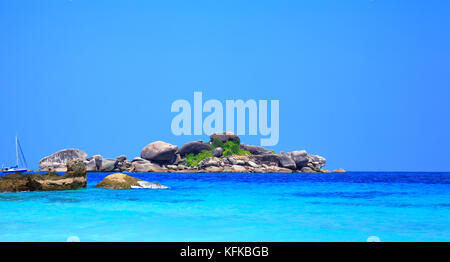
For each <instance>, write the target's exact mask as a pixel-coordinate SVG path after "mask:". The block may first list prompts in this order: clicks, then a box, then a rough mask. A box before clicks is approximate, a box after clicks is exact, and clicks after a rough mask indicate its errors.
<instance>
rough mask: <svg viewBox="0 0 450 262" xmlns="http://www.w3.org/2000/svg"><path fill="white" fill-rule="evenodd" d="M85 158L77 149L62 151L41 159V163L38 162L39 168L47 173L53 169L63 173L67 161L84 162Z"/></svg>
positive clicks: (84, 154)
mask: <svg viewBox="0 0 450 262" xmlns="http://www.w3.org/2000/svg"><path fill="white" fill-rule="evenodd" d="M86 157H87V154H86V153H85V152H83V151H81V150H79V149H73V148H72V149H64V150H61V151H58V152H56V153H54V154H52V155H50V156H47V157H44V158H42V159H41V161H39V168H40V169H41V170H47V171H48V170H55V169H57V170H58V171H63V170H64V169H66V164H67V163H68V162H69V161H73V160H84V159H85V158H86ZM64 171H65V170H64ZM64 171H63V172H64Z"/></svg>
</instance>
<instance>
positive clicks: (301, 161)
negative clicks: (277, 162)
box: [290, 150, 309, 169]
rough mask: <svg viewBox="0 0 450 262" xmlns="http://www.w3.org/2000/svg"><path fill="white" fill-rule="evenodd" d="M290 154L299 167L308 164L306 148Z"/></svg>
mask: <svg viewBox="0 0 450 262" xmlns="http://www.w3.org/2000/svg"><path fill="white" fill-rule="evenodd" d="M290 155H291V158H292V160H294V162H295V165H296V166H297V169H302V167H305V166H307V164H308V161H309V160H308V154H307V153H306V151H305V150H300V151H292V152H291V153H290Z"/></svg>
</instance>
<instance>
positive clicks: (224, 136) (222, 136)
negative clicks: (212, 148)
mask: <svg viewBox="0 0 450 262" xmlns="http://www.w3.org/2000/svg"><path fill="white" fill-rule="evenodd" d="M209 139H210V141H211V142H213V141H214V139H219V140H220V141H222V142H223V143H225V142H227V141H230V140H234V141H240V139H239V136H237V135H235V134H234V133H232V132H221V133H214V134H212V135H210V136H209Z"/></svg>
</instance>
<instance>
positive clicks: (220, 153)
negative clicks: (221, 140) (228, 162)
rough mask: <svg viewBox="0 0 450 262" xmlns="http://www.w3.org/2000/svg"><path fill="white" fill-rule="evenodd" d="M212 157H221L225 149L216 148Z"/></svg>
mask: <svg viewBox="0 0 450 262" xmlns="http://www.w3.org/2000/svg"><path fill="white" fill-rule="evenodd" d="M212 155H213V156H215V157H221V156H222V155H223V148H221V147H216V148H214V149H213V150H212Z"/></svg>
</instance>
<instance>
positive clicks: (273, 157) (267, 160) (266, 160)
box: [253, 154, 280, 166]
mask: <svg viewBox="0 0 450 262" xmlns="http://www.w3.org/2000/svg"><path fill="white" fill-rule="evenodd" d="M253 158H254V159H255V160H256V163H257V164H260V165H262V164H265V165H268V166H278V164H279V163H280V156H279V155H277V154H264V155H256V156H253Z"/></svg>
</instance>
